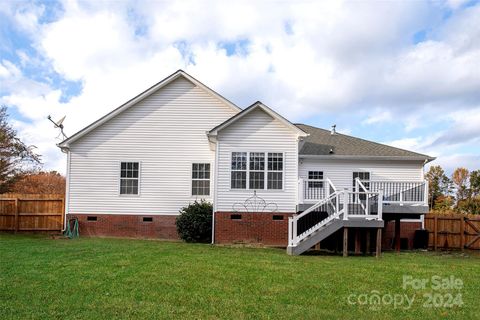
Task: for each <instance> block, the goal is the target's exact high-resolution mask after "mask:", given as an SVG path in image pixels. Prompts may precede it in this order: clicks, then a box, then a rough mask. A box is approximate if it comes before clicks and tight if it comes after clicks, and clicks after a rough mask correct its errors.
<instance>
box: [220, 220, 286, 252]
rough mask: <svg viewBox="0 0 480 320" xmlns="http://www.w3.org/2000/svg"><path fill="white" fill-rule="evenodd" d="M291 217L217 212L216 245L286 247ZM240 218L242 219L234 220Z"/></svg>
mask: <svg viewBox="0 0 480 320" xmlns="http://www.w3.org/2000/svg"><path fill="white" fill-rule="evenodd" d="M291 215H292V213H265V212H263V213H244V212H242V213H238V212H216V213H215V243H255V244H262V245H267V246H282V247H286V246H287V243H288V217H289V216H291ZM232 216H233V217H232ZM239 216H240V219H232V218H239ZM274 219H275V220H274ZM277 219H281V220H277Z"/></svg>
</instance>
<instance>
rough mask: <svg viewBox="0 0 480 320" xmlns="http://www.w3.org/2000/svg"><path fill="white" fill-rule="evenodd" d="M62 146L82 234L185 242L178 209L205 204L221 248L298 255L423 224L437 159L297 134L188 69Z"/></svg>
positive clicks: (310, 130)
mask: <svg viewBox="0 0 480 320" xmlns="http://www.w3.org/2000/svg"><path fill="white" fill-rule="evenodd" d="M59 147H60V148H61V149H62V151H64V152H65V153H66V154H67V159H68V161H67V195H66V197H67V199H66V215H67V219H68V218H72V217H75V218H78V220H79V222H80V232H81V234H83V235H102V236H128V237H150V238H177V234H176V230H175V217H176V216H177V215H178V213H179V210H180V208H182V207H184V206H185V205H187V204H189V203H191V202H193V201H194V200H198V199H205V200H207V201H210V202H213V205H214V225H213V227H214V233H213V239H214V240H213V241H214V242H215V243H225V242H252V241H253V242H260V243H263V244H267V245H283V246H288V247H289V252H291V253H294V254H298V253H301V252H303V251H305V250H306V249H308V248H309V247H311V246H312V245H315V244H316V243H318V242H319V241H321V240H326V239H327V238H329V237H330V236H331V235H332V234H334V233H336V232H337V233H338V232H339V231H340V230H342V229H343V230H347V228H364V229H363V230H370V229H371V228H374V229H376V230H381V229H382V228H385V221H390V220H396V221H399V220H400V219H405V218H410V219H412V218H414V219H418V218H419V217H420V216H421V215H422V214H423V213H425V212H426V211H427V208H428V207H427V194H428V190H427V184H426V183H425V181H424V176H423V166H424V165H425V163H427V162H428V161H431V160H433V158H431V157H429V156H427V155H423V154H419V153H415V152H411V151H406V150H402V149H397V148H393V147H390V146H386V145H382V144H378V143H374V142H370V141H366V140H362V139H358V138H354V137H350V136H346V135H342V134H339V133H336V132H335V131H334V129H333V130H332V131H327V130H323V129H319V128H315V127H312V126H309V125H303V124H292V123H291V122H289V121H288V120H287V119H285V118H283V117H282V116H281V115H279V114H278V113H276V112H275V111H274V110H272V109H270V108H269V107H267V106H265V105H264V104H262V103H261V102H256V103H254V104H253V105H251V106H249V107H248V108H245V109H243V110H242V109H241V108H239V107H237V106H236V105H234V104H233V103H232V102H230V101H228V100H227V99H225V98H224V97H222V96H221V95H219V94H218V93H216V92H214V91H213V90H211V89H210V88H208V87H207V86H205V85H204V84H202V83H201V82H199V81H198V80H196V79H194V78H193V77H192V76H190V75H188V74H187V73H185V72H184V71H181V70H179V71H177V72H175V73H174V74H172V75H170V76H169V77H167V78H166V79H164V80H162V81H161V82H159V83H157V84H156V85H154V86H152V87H151V88H149V89H147V90H146V91H144V92H143V93H141V94H139V95H138V96H136V97H134V98H133V99H131V100H130V101H128V102H127V103H125V104H123V105H122V106H120V107H118V108H117V109H115V110H113V111H112V112H110V113H109V114H107V115H106V116H104V117H102V118H101V119H99V120H97V121H96V122H94V123H92V124H91V125H89V126H87V127H86V128H84V129H83V130H81V131H79V132H78V133H76V134H74V135H73V136H71V137H70V138H68V139H66V140H65V141H63V142H61V143H60V144H59ZM397 224H398V223H397ZM397 232H398V230H397ZM399 239H400V235H399V234H398V240H399Z"/></svg>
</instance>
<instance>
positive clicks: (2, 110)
mask: <svg viewBox="0 0 480 320" xmlns="http://www.w3.org/2000/svg"><path fill="white" fill-rule="evenodd" d="M34 148H35V147H34V146H27V145H26V144H25V143H23V142H22V141H21V140H20V138H18V136H17V131H16V130H15V129H14V128H13V127H12V125H11V124H10V123H9V121H8V114H7V108H6V107H5V106H2V107H0V193H5V192H9V191H10V189H11V187H12V186H13V184H14V183H15V182H16V181H17V180H18V179H19V178H21V177H22V175H23V173H25V172H27V171H29V170H30V169H32V167H33V166H36V165H38V164H40V156H39V155H38V154H36V153H34V152H33V149H34Z"/></svg>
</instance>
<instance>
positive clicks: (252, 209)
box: [232, 191, 278, 213]
mask: <svg viewBox="0 0 480 320" xmlns="http://www.w3.org/2000/svg"><path fill="white" fill-rule="evenodd" d="M232 209H233V211H235V212H245V211H246V212H247V213H263V212H265V211H268V212H275V211H277V210H278V206H277V204H276V203H273V202H269V203H267V202H266V201H265V199H263V198H262V197H259V196H257V191H253V196H251V197H250V198H247V200H245V201H244V202H243V203H241V202H237V203H234V204H233V206H232ZM270 209H271V210H270Z"/></svg>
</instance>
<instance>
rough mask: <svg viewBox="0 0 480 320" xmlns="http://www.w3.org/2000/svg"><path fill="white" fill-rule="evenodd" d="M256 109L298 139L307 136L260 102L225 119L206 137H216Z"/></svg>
mask: <svg viewBox="0 0 480 320" xmlns="http://www.w3.org/2000/svg"><path fill="white" fill-rule="evenodd" d="M258 109H261V110H263V111H264V112H265V113H267V114H268V115H270V116H271V117H272V118H274V119H276V120H278V121H280V122H281V123H282V124H283V125H285V126H286V127H287V128H289V129H290V130H292V131H294V132H295V133H296V134H298V135H299V136H300V137H306V136H308V133H306V132H305V131H304V130H302V129H301V128H299V127H298V126H295V125H294V124H293V123H291V122H290V121H288V120H287V119H285V118H284V117H282V116H281V115H280V114H278V113H276V112H275V111H273V110H272V109H270V108H269V107H267V106H266V105H264V104H263V103H261V102H260V101H257V102H255V103H254V104H252V105H251V106H249V107H248V108H245V109H243V110H242V111H241V112H239V113H237V114H236V115H234V116H233V117H231V118H230V119H227V120H226V121H224V122H223V123H221V124H219V125H218V126H216V127H215V128H213V129H212V130H210V131H209V132H208V135H209V136H210V137H212V136H216V135H217V134H218V132H219V131H220V130H222V129H225V128H226V127H228V126H230V125H231V124H233V123H235V122H237V121H238V120H240V119H242V118H243V117H245V116H246V115H247V114H250V113H251V112H252V111H254V110H258Z"/></svg>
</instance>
